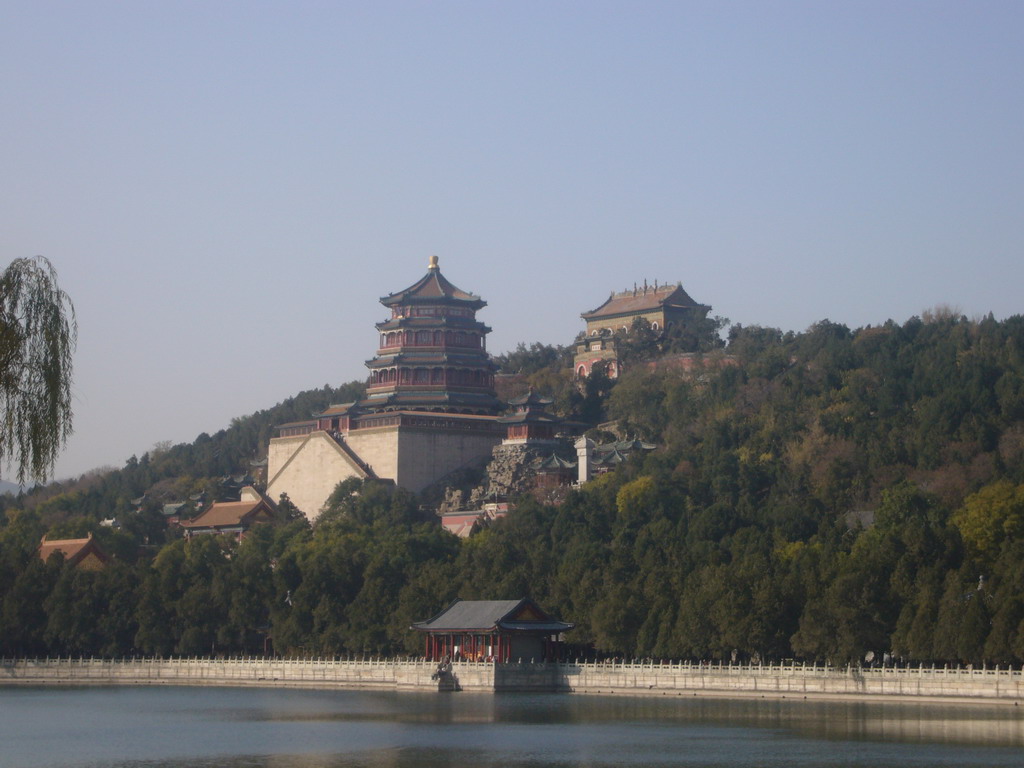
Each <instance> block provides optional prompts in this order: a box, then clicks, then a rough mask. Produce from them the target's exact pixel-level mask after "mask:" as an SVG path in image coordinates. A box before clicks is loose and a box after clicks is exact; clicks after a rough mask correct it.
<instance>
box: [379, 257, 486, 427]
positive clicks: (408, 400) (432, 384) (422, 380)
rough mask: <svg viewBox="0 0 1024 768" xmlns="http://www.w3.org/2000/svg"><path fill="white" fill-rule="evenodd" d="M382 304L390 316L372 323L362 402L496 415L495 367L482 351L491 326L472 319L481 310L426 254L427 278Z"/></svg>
mask: <svg viewBox="0 0 1024 768" xmlns="http://www.w3.org/2000/svg"><path fill="white" fill-rule="evenodd" d="M380 303H381V304H383V305H384V306H385V307H387V308H388V309H389V310H391V317H390V318H388V319H387V320H385V321H384V322H382V323H377V330H378V331H379V333H380V348H379V349H378V350H377V355H376V357H374V358H373V359H372V360H370V361H369V362H367V363H366V366H367V367H368V368H369V369H370V381H369V386H368V389H367V397H366V400H364V401H363V402H362V403H360V405H361V406H363V407H365V408H368V409H373V410H377V411H394V410H414V411H439V412H444V413H469V414H479V415H495V414H497V413H498V411H499V410H500V409H501V403H500V402H499V401H498V398H497V397H495V394H494V372H495V370H497V366H496V365H495V364H494V363H493V362H492V361H491V358H490V356H489V355H488V354H487V334H488V333H490V332H491V329H490V328H488V327H487V326H486V325H484V324H483V323H481V322H480V321H479V320H477V319H476V313H477V310H479V309H481V308H483V307H485V306H487V302H486V301H484V300H483V299H481V298H480V297H479V296H475V295H473V294H472V293H467V292H466V291H463V290H462V289H460V288H457V287H455V286H454V285H452V284H451V283H450V282H449V281H448V280H447V279H446V278H445V276H444V275H442V274H441V269H440V267H438V263H437V256H431V257H430V267H429V268H428V270H427V274H426V275H424V276H423V277H422V278H421V279H420V280H418V281H417V282H415V283H413V284H412V285H410V286H409V287H408V288H406V289H405V290H403V291H398V292H397V293H392V294H390V295H388V296H385V297H383V298H382V299H381V300H380Z"/></svg>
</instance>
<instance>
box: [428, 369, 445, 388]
mask: <svg viewBox="0 0 1024 768" xmlns="http://www.w3.org/2000/svg"><path fill="white" fill-rule="evenodd" d="M430 383H431V384H443V383H444V371H443V370H442V369H441V368H435V369H434V370H433V371H432V372H431V376H430Z"/></svg>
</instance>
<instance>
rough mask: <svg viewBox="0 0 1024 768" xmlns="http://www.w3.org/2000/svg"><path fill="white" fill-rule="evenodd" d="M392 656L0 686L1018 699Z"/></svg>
mask: <svg viewBox="0 0 1024 768" xmlns="http://www.w3.org/2000/svg"><path fill="white" fill-rule="evenodd" d="M436 671H437V664H436V663H435V662H429V661H417V660H404V659H403V660H398V659H384V658H381V659H362V660H336V659H275V658H255V657H254V658H236V659H200V658H194V659H125V660H120V661H112V660H103V659H0V685H3V684H24V685H40V684H58V685H75V684H84V685H101V684H102V685H110V684H125V685H254V686H292V687H305V688H309V687H339V688H384V689H393V690H434V691H436V690H451V689H452V688H454V689H456V690H464V691H565V692H576V693H603V694H617V693H622V694H629V695H641V694H642V695H653V696H661V695H664V696H684V695H689V696H692V695H720V696H768V697H793V698H802V697H807V698H819V697H840V698H842V697H850V698H854V697H862V696H885V697H925V698H942V699H975V700H990V701H1006V702H1010V701H1019V700H1024V674H1022V672H1021V671H1020V670H1010V669H999V668H995V669H946V668H938V669H936V668H932V667H913V668H906V667H899V668H893V667H886V668H874V669H860V668H856V667H854V668H835V667H824V666H814V665H800V664H796V665H792V664H790V665H719V664H714V665H708V664H697V663H691V662H676V663H660V662H643V663H641V662H626V663H615V662H571V663H563V664H542V663H537V664H535V663H532V662H521V663H510V664H497V665H495V664H489V663H483V662H479V663H476V662H456V663H455V664H453V665H452V668H451V674H450V677H447V678H446V679H445V680H439V679H436V678H434V679H432V676H433V675H434V673H435V672H436Z"/></svg>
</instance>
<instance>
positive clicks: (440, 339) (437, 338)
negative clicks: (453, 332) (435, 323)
mask: <svg viewBox="0 0 1024 768" xmlns="http://www.w3.org/2000/svg"><path fill="white" fill-rule="evenodd" d="M443 343H444V334H443V333H441V331H434V346H435V347H440V346H441V344H443Z"/></svg>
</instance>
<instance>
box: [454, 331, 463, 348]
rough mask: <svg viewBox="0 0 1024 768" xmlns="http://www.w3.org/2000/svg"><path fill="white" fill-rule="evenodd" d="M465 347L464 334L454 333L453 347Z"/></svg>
mask: <svg viewBox="0 0 1024 768" xmlns="http://www.w3.org/2000/svg"><path fill="white" fill-rule="evenodd" d="M465 345H466V334H464V333H456V334H455V346H457V347H464V346H465Z"/></svg>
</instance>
